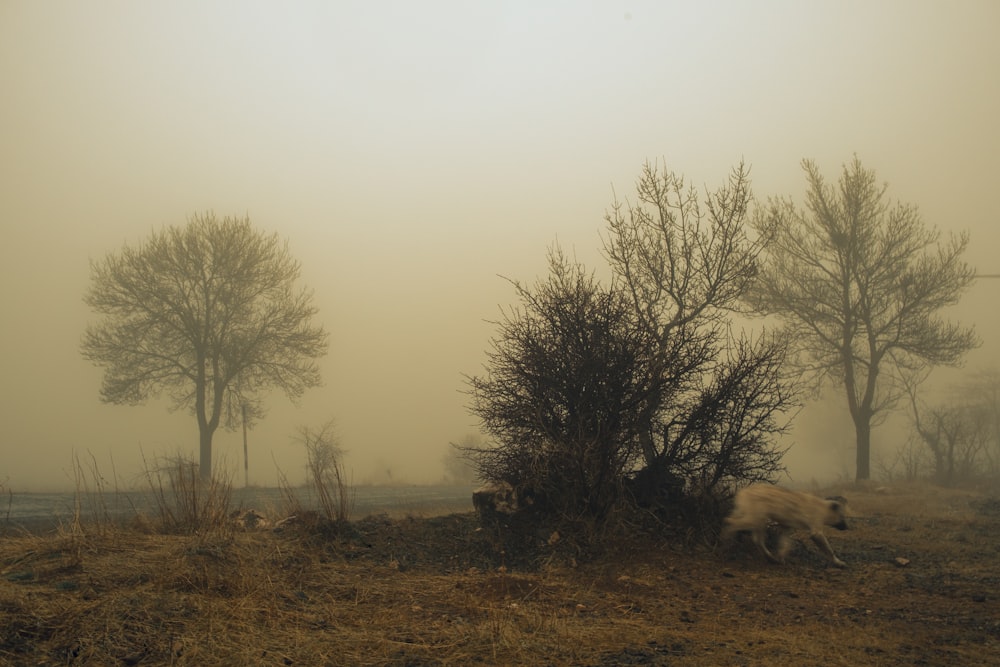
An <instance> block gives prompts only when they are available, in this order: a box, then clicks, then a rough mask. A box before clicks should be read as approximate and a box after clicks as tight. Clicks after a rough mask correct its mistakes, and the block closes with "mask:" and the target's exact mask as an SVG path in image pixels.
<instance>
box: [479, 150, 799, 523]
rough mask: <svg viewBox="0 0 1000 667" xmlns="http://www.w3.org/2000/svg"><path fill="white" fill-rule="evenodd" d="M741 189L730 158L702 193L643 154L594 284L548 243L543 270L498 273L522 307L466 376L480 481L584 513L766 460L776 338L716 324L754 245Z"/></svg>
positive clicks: (656, 500)
mask: <svg viewBox="0 0 1000 667" xmlns="http://www.w3.org/2000/svg"><path fill="white" fill-rule="evenodd" d="M749 200H750V190H749V179H748V174H747V171H746V170H745V169H744V168H743V167H742V166H741V167H739V168H737V169H735V170H733V172H732V174H731V177H730V180H729V182H728V183H727V184H726V185H725V186H724V187H722V188H720V189H718V190H716V191H714V192H709V193H707V194H706V196H705V199H704V200H702V198H701V193H700V192H698V191H696V190H693V189H690V188H688V187H686V186H685V185H684V182H683V179H681V178H680V177H679V176H676V175H675V174H673V173H671V172H669V171H667V170H665V169H661V168H659V167H658V166H656V165H652V164H647V165H646V166H645V168H644V169H643V173H642V176H641V177H640V179H639V181H638V184H637V200H636V201H635V202H634V203H629V202H625V203H623V202H620V201H615V202H614V204H613V206H612V209H611V211H610V212H609V213H608V215H607V222H608V232H607V235H606V237H605V254H606V256H607V258H608V260H609V263H610V265H611V268H612V273H613V278H612V280H611V282H610V284H609V285H607V286H604V285H601V284H600V283H599V282H598V281H597V280H596V278H595V277H594V276H593V274H590V273H588V272H586V271H585V270H584V268H583V267H581V266H579V265H577V264H575V263H573V262H570V261H569V260H568V259H567V258H566V257H565V256H564V255H563V254H562V253H561V252H559V251H558V249H556V250H554V251H553V252H552V253H550V256H549V259H550V263H549V269H550V270H549V277H548V279H547V280H542V281H539V282H538V283H537V284H535V285H534V286H530V285H521V284H519V283H516V282H515V283H514V287H515V289H516V291H517V294H518V296H519V297H520V300H521V304H522V305H521V307H520V308H516V309H511V310H508V311H506V312H505V313H504V318H503V320H502V321H501V322H499V323H498V326H499V330H500V333H499V335H498V337H497V338H495V339H494V340H493V351H492V352H491V353H490V354H489V359H488V364H487V373H486V374H485V375H483V376H478V377H472V378H469V384H470V387H471V389H470V394H471V396H472V398H473V403H472V410H473V412H474V413H476V414H477V415H478V416H479V417H480V418H481V419H482V422H483V428H484V431H485V432H486V433H488V434H490V435H491V436H493V437H494V438H495V440H496V441H497V443H498V446H497V447H495V448H489V449H487V448H483V449H474V450H473V451H471V452H470V454H471V455H472V458H473V460H474V462H475V463H476V465H477V470H478V471H479V472H480V476H481V477H482V478H483V479H486V480H504V481H508V482H511V483H512V484H514V485H515V486H518V485H521V484H526V485H527V486H529V487H532V488H533V489H534V490H538V491H540V492H541V493H542V494H543V495H544V496H545V498H546V501H547V502H548V503H550V504H554V505H556V506H555V507H554V508H553V509H555V510H556V511H558V512H561V513H562V514H563V515H564V516H576V515H590V516H598V517H600V516H602V515H603V514H605V513H606V512H608V511H609V510H610V509H611V508H612V507H614V506H615V505H616V503H617V502H618V501H619V500H622V499H626V500H629V501H630V500H631V499H635V500H638V501H639V502H640V503H642V504H647V503H648V504H657V505H661V506H662V505H666V504H674V503H676V502H677V501H679V500H681V499H682V498H681V496H684V495H685V493H686V492H688V491H691V490H695V491H697V492H711V491H713V490H714V489H715V488H716V487H717V486H718V485H720V483H722V484H725V483H728V482H733V481H759V480H763V479H770V478H772V477H773V476H774V475H775V474H776V473H777V472H779V471H780V470H781V463H780V461H781V455H782V453H783V452H782V451H781V450H780V449H779V448H778V447H776V444H775V442H774V439H773V436H774V435H776V434H778V433H780V432H781V431H782V430H783V429H784V427H785V420H784V419H783V418H782V415H783V413H784V412H785V411H787V410H789V409H791V408H793V407H794V406H795V392H794V391H793V389H792V388H791V387H790V385H789V382H788V381H787V380H786V379H785V378H783V377H782V375H781V372H780V370H781V366H782V362H783V360H784V353H785V343H784V341H783V340H781V339H778V338H774V337H770V336H766V335H760V336H757V337H756V338H754V337H749V336H745V335H739V334H733V333H732V331H731V328H732V324H733V321H732V311H733V310H734V309H736V308H737V306H738V305H739V303H740V301H739V299H740V297H741V296H742V294H743V292H744V290H745V289H746V288H747V286H748V284H749V283H750V281H751V280H752V278H753V276H754V273H755V266H756V264H755V262H756V255H757V253H759V251H760V247H759V245H758V244H755V243H754V242H752V241H751V240H749V239H748V238H747V237H746V235H745V229H744V222H745V216H746V213H747V203H748V202H749ZM629 492H630V493H629Z"/></svg>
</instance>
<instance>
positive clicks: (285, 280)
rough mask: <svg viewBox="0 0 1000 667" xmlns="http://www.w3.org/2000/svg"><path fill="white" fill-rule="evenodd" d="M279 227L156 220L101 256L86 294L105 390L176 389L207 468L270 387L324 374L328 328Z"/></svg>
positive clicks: (314, 381)
mask: <svg viewBox="0 0 1000 667" xmlns="http://www.w3.org/2000/svg"><path fill="white" fill-rule="evenodd" d="M299 273H300V267H299V264H298V263H297V262H296V261H295V260H294V259H293V258H292V257H291V255H290V254H289V252H288V247H287V244H286V243H282V242H281V241H280V240H279V239H278V237H277V235H276V234H270V235H268V234H264V233H262V232H260V231H258V230H256V229H254V228H253V227H252V226H251V223H250V220H249V218H246V217H244V218H231V217H226V218H224V219H222V220H219V219H218V218H216V216H215V215H214V214H212V213H207V214H204V215H195V216H193V217H192V218H191V219H190V220H189V221H188V223H187V224H186V225H184V226H170V227H166V228H164V229H162V230H161V231H157V232H154V233H153V234H152V235H151V236H150V237H149V239H148V240H147V241H146V242H145V243H142V244H140V245H138V246H134V247H133V246H129V245H126V246H124V247H123V248H122V249H121V250H120V251H119V252H117V253H111V254H109V255H107V256H106V257H105V258H104V259H102V260H100V261H92V262H91V279H92V282H91V285H90V289H89V290H88V292H87V293H86V296H85V297H84V300H85V302H86V303H87V305H88V306H90V308H91V309H92V310H93V311H94V312H96V313H97V314H98V315H100V316H101V319H100V320H99V321H98V322H96V323H93V324H90V325H88V326H87V329H86V332H85V334H84V337H83V342H82V345H81V351H82V354H83V356H84V358H86V359H88V360H90V361H92V362H93V363H94V364H95V365H97V366H100V367H103V368H104V378H103V382H102V385H101V391H100V395H101V399H102V400H103V401H104V402H107V403H116V404H125V405H137V404H140V403H142V402H144V401H146V400H147V399H148V398H150V397H152V396H157V395H159V394H160V393H161V392H166V393H167V394H168V395H169V397H170V398H171V400H172V401H173V403H174V405H175V406H176V407H179V408H189V409H191V410H192V411H193V413H194V415H195V417H196V419H197V421H198V430H199V435H200V473H201V476H202V477H203V478H204V477H209V476H210V475H211V472H212V436H213V434H214V433H215V431H216V429H217V428H218V427H219V425H220V424H224V425H225V426H227V427H232V426H235V425H236V424H237V423H238V420H239V418H240V416H241V415H242V413H243V410H244V409H245V410H246V414H247V416H248V419H250V420H253V419H255V418H260V417H261V416H263V404H262V398H263V393H264V391H265V390H267V389H269V388H272V387H276V388H278V389H281V390H283V391H284V392H285V393H286V394H287V395H288V396H289V397H290V398H293V399H294V398H296V397H298V396H300V395H301V394H302V393H303V392H304V391H305V390H306V389H307V388H310V387H314V386H317V385H318V384H319V383H320V374H319V368H318V366H317V364H316V361H315V360H316V359H317V358H319V357H321V356H322V355H324V354H325V353H326V349H327V334H326V332H325V331H324V330H323V328H322V326H317V325H314V324H312V318H313V316H314V315H316V313H317V309H316V308H315V306H313V304H312V292H311V291H309V290H306V289H304V288H301V289H297V288H296V286H295V283H296V281H297V280H298V278H299Z"/></svg>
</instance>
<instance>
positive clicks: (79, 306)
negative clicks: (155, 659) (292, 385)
mask: <svg viewBox="0 0 1000 667" xmlns="http://www.w3.org/2000/svg"><path fill="white" fill-rule="evenodd" d="M998 28H1000V3H997V2H995V1H994V0H985V1H982V2H974V1H969V0H965V1H962V0H959V1H957V2H944V1H943V0H942V1H940V2H918V1H914V0H900V1H892V2H889V1H885V2H877V1H875V2H872V1H871V0H865V1H863V2H849V1H844V0H832V1H829V2H821V1H816V2H799V1H797V0H790V1H788V2H762V1H754V2H662V1H650V2H632V1H628V2H580V1H572V2H569V1H567V2H544V1H543V2H536V1H531V2H527V1H526V2H504V3H499V2H497V3H485V2H464V1H456V2H376V1H365V2H293V3H258V2H203V1H198V2H143V3H139V2H132V1H125V0H123V1H121V2H100V1H98V2H86V3H83V2H58V1H46V2H36V1H34V0H26V1H20V0H3V1H2V2H0V225H2V228H0V229H2V234H3V236H2V243H0V281H2V282H0V312H2V318H3V320H2V321H3V325H2V327H3V328H2V333H0V335H2V338H0V345H2V347H0V419H2V428H0V447H2V450H0V451H2V457H0V482H2V483H4V484H6V485H7V486H8V487H10V488H13V489H14V490H15V491H19V490H27V489H41V488H50V487H55V486H71V485H72V472H71V470H72V465H71V464H72V456H73V453H74V452H76V453H77V454H78V455H80V456H81V457H84V458H85V459H86V460H89V457H90V455H91V454H92V455H93V456H94V457H95V459H96V460H97V463H98V465H99V467H100V469H101V471H102V472H103V473H104V474H105V475H106V476H108V477H110V476H111V474H112V473H115V474H117V476H118V477H120V478H121V479H122V480H124V481H125V482H126V483H127V482H129V481H130V480H133V479H134V478H135V476H136V473H137V472H138V471H139V470H140V469H141V466H142V459H141V457H140V448H141V450H142V451H143V452H145V456H146V458H147V459H153V458H155V457H157V456H161V455H165V454H173V453H177V452H181V453H185V454H189V455H191V456H196V450H197V427H196V424H195V422H194V420H193V418H192V417H191V416H190V415H189V414H187V413H184V412H169V411H168V409H167V408H168V404H167V403H166V402H165V401H158V402H153V403H151V404H149V405H147V406H143V407H123V406H108V405H104V404H102V403H100V401H99V400H98V390H99V386H100V378H101V371H100V370H99V369H97V368H94V367H92V366H91V365H89V364H88V363H87V362H85V361H84V360H83V359H82V358H81V357H80V354H79V343H80V338H81V335H82V332H83V329H84V327H85V324H86V322H87V321H88V318H90V317H91V315H90V314H89V313H88V311H87V309H86V307H85V306H84V304H83V302H82V296H83V294H84V292H85V290H86V288H87V285H88V281H89V262H90V260H92V259H98V258H100V257H103V256H104V255H105V254H107V253H109V252H115V251H118V250H119V249H120V248H121V247H122V245H123V244H125V243H131V244H136V243H140V242H142V241H143V240H145V239H146V238H147V237H148V235H149V233H150V232H151V231H152V230H157V229H160V228H161V227H162V226H164V225H173V224H183V223H184V222H185V220H186V218H187V217H188V216H189V215H190V214H192V213H193V212H199V211H206V210H214V211H215V212H216V213H217V214H218V215H229V214H236V215H243V214H248V215H249V216H250V218H251V220H252V221H253V222H254V224H255V225H256V226H257V227H258V228H260V229H262V230H265V231H268V232H270V231H276V232H278V233H279V234H280V235H281V236H282V237H284V238H286V239H288V241H289V244H290V249H291V252H292V253H293V255H294V256H295V257H296V258H297V259H298V260H299V261H300V262H301V263H302V268H303V282H304V284H306V285H307V286H309V287H310V288H312V289H313V290H314V291H315V299H316V304H317V305H318V307H319V309H320V318H321V320H322V322H323V324H324V325H325V326H326V328H327V329H328V330H329V331H330V333H331V348H330V354H329V355H328V356H327V357H326V358H324V359H323V360H322V362H321V366H322V372H323V375H324V381H325V386H323V387H321V388H318V389H313V390H311V391H310V392H308V393H307V394H306V395H305V396H304V397H303V399H302V400H301V401H300V403H299V405H298V406H294V405H292V404H291V403H290V402H289V401H288V400H287V399H286V398H284V397H283V396H282V395H281V394H273V395H272V397H271V398H270V400H269V406H270V412H269V415H268V417H267V419H266V421H265V422H264V423H263V424H261V425H260V426H259V427H258V428H257V429H256V430H255V431H253V432H252V433H251V435H250V469H251V471H250V472H251V481H252V482H257V483H260V484H274V483H275V481H276V463H275V462H277V465H278V466H280V467H281V468H282V469H283V470H284V471H285V473H286V474H287V475H288V476H289V478H291V479H295V478H298V477H300V475H301V466H302V462H303V458H304V457H303V453H302V451H301V447H299V446H297V445H295V444H293V443H292V442H291V440H290V437H291V435H292V434H293V433H294V432H295V430H296V428H297V427H299V426H301V425H312V426H318V425H320V424H322V423H323V422H325V421H327V420H328V419H331V418H332V419H335V420H336V421H337V424H338V428H339V434H340V437H341V439H342V444H343V446H344V447H345V448H346V449H347V450H349V455H348V459H347V466H348V469H349V471H350V473H351V474H352V477H353V479H354V480H355V481H356V482H365V481H382V480H384V479H385V478H386V476H387V475H389V474H391V476H392V478H393V479H396V480H400V479H404V480H410V481H414V482H424V481H433V480H436V479H437V478H439V477H440V475H441V469H440V460H441V457H442V456H443V455H444V453H445V451H446V447H447V443H448V442H449V441H457V440H459V439H461V438H462V437H463V436H464V435H466V434H468V433H472V432H474V431H475V430H476V421H475V419H474V418H473V417H472V416H471V415H470V414H469V413H468V411H467V410H466V407H465V406H466V403H467V400H466V396H465V395H463V393H462V391H463V389H464V387H465V385H464V382H463V376H462V374H463V373H468V374H475V373H479V372H480V371H481V369H482V364H483V361H484V351H485V350H486V349H487V348H488V345H489V338H490V336H491V335H492V334H493V333H494V332H495V328H494V326H493V325H492V324H490V323H489V322H488V320H492V319H495V318H496V317H497V314H498V306H499V305H501V304H504V305H506V304H510V303H512V302H513V300H514V296H513V292H512V290H511V288H510V286H509V285H508V284H507V283H506V282H504V281H503V280H502V279H501V278H499V277H498V274H502V275H505V276H509V277H511V278H515V279H520V280H526V281H532V280H534V278H535V277H537V276H539V275H542V274H543V273H544V272H545V270H546V265H545V252H546V248H547V247H548V246H549V245H550V244H551V243H553V242H554V241H556V240H558V241H559V243H560V244H561V245H562V246H563V247H564V248H565V249H567V250H571V251H573V252H575V253H576V256H577V257H578V258H579V259H580V260H582V261H584V262H586V263H587V264H588V265H591V266H598V265H599V264H600V263H601V259H600V254H599V251H598V249H599V247H600V232H601V229H602V224H603V220H602V217H603V214H604V212H605V210H606V209H607V208H608V206H609V204H610V202H611V200H612V188H614V189H615V191H617V192H618V193H619V195H629V194H631V193H632V192H633V185H634V182H635V178H636V177H637V176H638V174H639V171H640V167H641V165H642V163H643V162H644V161H645V160H647V159H662V160H665V161H666V163H667V165H668V166H669V167H670V168H671V169H673V170H675V171H678V172H681V173H684V174H685V175H686V176H687V177H688V178H689V180H691V181H692V182H694V183H695V184H698V185H708V186H710V187H713V188H714V187H715V186H716V185H718V184H720V183H721V182H723V180H724V179H725V178H726V176H727V173H728V171H729V169H730V167H731V166H732V165H733V164H735V163H737V162H739V161H740V160H741V159H745V160H746V161H747V162H748V163H749V164H750V165H751V167H752V176H753V182H754V190H755V193H756V194H757V196H758V197H760V198H764V197H766V196H768V195H779V194H780V195H791V196H794V197H795V198H796V199H798V200H800V201H801V197H802V194H803V191H804V183H805V181H804V178H803V175H802V172H801V169H800V167H799V163H800V160H801V159H802V158H804V157H808V158H812V159H815V160H816V161H817V162H818V164H819V165H820V167H821V168H822V169H823V171H824V172H825V173H826V174H828V176H829V178H831V179H835V178H836V177H837V175H838V173H839V170H840V167H841V165H842V164H843V163H844V162H846V161H849V160H850V159H851V158H852V155H853V154H854V153H857V154H858V156H859V157H860V158H861V160H862V162H863V163H864V165H865V166H866V167H869V168H874V169H875V170H876V171H877V172H878V175H879V177H880V178H881V179H883V180H885V181H888V182H889V183H890V194H891V195H892V196H893V197H894V198H898V199H900V200H902V201H905V202H909V203H913V204H916V205H918V206H919V207H920V210H921V213H922V215H923V217H924V219H925V220H926V221H927V222H928V223H930V224H933V225H936V226H937V227H939V228H940V229H942V230H962V229H966V230H969V231H970V232H971V234H972V237H973V243H972V247H971V249H970V252H969V254H968V259H969V260H970V261H971V262H972V263H973V264H974V265H976V266H977V267H978V268H979V270H980V271H981V272H983V273H1000V258H997V257H996V253H997V240H998V236H1000V235H998V231H997V225H998V223H1000V220H998V217H997V212H996V205H995V192H996V188H997V183H998V182H1000V160H998V156H1000V130H998V126H997V122H998V119H1000V40H998V39H997V30H998ZM997 294H1000V280H997V281H981V284H977V285H976V286H975V287H974V288H973V290H972V291H971V292H970V294H969V296H968V299H967V302H966V303H965V304H963V308H961V314H962V315H963V320H964V321H966V322H969V323H975V324H976V326H977V328H978V330H979V333H980V334H981V335H982V337H983V338H984V345H983V347H982V349H980V350H979V351H977V352H976V353H975V354H974V356H973V362H974V364H975V365H976V366H981V365H984V364H989V363H992V362H993V360H995V359H996V358H997V355H998V342H997V334H998V333H1000V325H998V320H997V319H996V318H995V317H994V316H993V315H992V312H993V310H994V309H995V306H996V302H997ZM830 421H831V419H830V418H829V416H828V415H826V416H824V415H823V414H821V413H820V412H819V411H818V410H813V411H812V412H809V411H808V410H807V411H806V413H804V414H803V416H802V421H801V424H802V426H801V428H799V429H798V431H797V433H796V437H795V440H796V441H797V442H798V443H799V444H797V445H796V448H795V449H794V450H793V453H792V456H791V457H790V459H789V461H790V462H791V463H793V472H798V473H799V474H800V476H801V475H805V474H813V471H814V469H818V470H819V471H820V473H823V472H831V466H833V467H834V468H836V466H837V465H841V460H842V459H846V461H848V462H851V461H853V453H849V452H848V453H847V454H844V452H846V451H847V450H846V447H847V446H848V445H850V442H849V440H850V430H849V429H848V430H847V431H846V434H847V435H846V438H847V440H846V441H845V442H844V443H843V446H841V445H838V447H840V454H837V455H836V456H832V455H829V454H826V455H822V456H820V457H819V458H818V459H813V458H812V457H811V454H812V453H816V452H817V451H818V449H819V448H818V447H817V445H816V443H815V442H814V438H813V436H812V435H811V431H816V432H820V431H829V430H830V424H829V422H830ZM838 423H843V419H839V421H838ZM834 430H836V429H835V428H834ZM875 437H876V444H875V446H876V448H878V447H879V444H880V443H879V441H878V437H879V434H878V432H876V436H875ZM215 452H216V461H226V462H228V464H229V466H230V467H231V468H232V469H234V470H237V471H238V472H237V475H236V479H237V480H238V481H240V482H241V481H242V437H241V435H240V434H239V433H228V432H221V431H220V432H219V434H218V435H217V436H216V439H215ZM842 454H843V456H841V455H842ZM838 456H839V457H840V458H837V457H838ZM824 457H825V458H824ZM814 460H819V461H820V462H821V464H820V465H819V467H818V468H817V467H816V465H815V464H813V467H812V468H810V467H809V463H808V462H809V461H814ZM112 462H113V463H112ZM112 465H113V468H112ZM833 472H840V470H839V469H834V470H833ZM848 472H849V473H853V466H849V470H848ZM820 473H817V474H820Z"/></svg>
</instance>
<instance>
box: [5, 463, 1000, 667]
mask: <svg viewBox="0 0 1000 667" xmlns="http://www.w3.org/2000/svg"><path fill="white" fill-rule="evenodd" d="M823 493H824V494H828V493H836V494H842V495H844V496H846V497H848V498H849V507H850V508H851V511H852V514H851V515H850V516H849V517H848V522H849V524H850V530H848V531H845V532H836V534H831V535H830V539H831V540H832V542H833V545H834V548H835V549H836V551H837V553H838V554H839V555H840V556H841V558H843V560H844V561H846V562H847V564H848V567H847V568H846V569H837V568H830V567H827V564H826V560H825V558H824V556H823V555H822V554H820V553H819V552H818V551H817V550H816V549H815V548H814V547H813V546H812V545H811V544H809V542H808V540H807V539H806V537H805V536H804V535H798V536H797V538H798V539H797V540H796V541H795V542H794V544H793V548H792V551H791V553H790V554H789V558H788V562H787V564H786V565H773V564H771V563H768V562H767V561H766V560H764V559H763V557H761V556H760V555H759V554H758V553H756V550H754V549H753V547H752V545H751V544H750V543H749V540H745V541H744V540H737V541H736V542H735V543H733V544H732V545H730V546H728V547H719V546H716V545H715V544H711V543H705V542H704V541H702V540H701V539H691V538H690V536H688V535H686V534H685V533H683V532H680V531H677V530H675V529H671V528H670V527H667V526H663V527H661V529H660V530H657V531H637V532H635V533H634V534H633V535H632V536H631V538H630V539H628V540H620V541H618V542H617V543H612V544H610V545H609V546H606V547H605V548H604V549H603V550H602V551H601V552H600V553H591V554H583V553H579V552H577V551H575V550H574V549H573V548H572V547H571V545H567V544H564V543H561V542H560V541H558V540H552V539H546V540H543V539H540V538H536V539H535V540H533V541H523V542H520V543H519V548H518V549H516V550H515V549H513V548H512V547H513V546H515V545H513V544H512V543H511V542H510V540H511V533H510V530H509V528H510V527H509V526H504V525H498V526H494V527H492V528H486V527H483V526H482V524H481V523H480V521H479V518H478V517H477V516H476V515H475V514H473V513H463V514H450V515H440V516H426V517H416V516H402V517H396V518H390V517H388V516H385V515H380V516H369V517H367V518H364V519H361V520H359V521H355V522H350V523H340V522H334V521H328V520H323V519H322V518H321V517H317V518H316V520H315V521H313V522H312V523H309V524H307V523H300V524H299V525H297V526H290V527H287V528H285V529H284V530H278V531H275V530H274V529H272V528H267V527H258V528H255V529H246V528H240V527H238V526H237V524H236V523H234V522H233V521H230V520H225V521H220V522H219V523H218V524H217V525H215V526H213V527H211V528H205V527H203V528H202V529H201V530H200V531H198V532H196V533H181V534H178V533H164V532H162V531H161V530H160V527H159V525H158V522H157V520H156V518H155V517H153V519H152V520H151V521H146V522H139V521H136V522H134V523H133V525H131V526H112V525H108V524H105V523H96V524H87V523H81V524H76V525H72V526H64V527H63V529H61V530H60V531H58V532H56V533H53V534H47V535H38V534H25V533H20V532H14V531H10V530H8V531H7V532H6V534H5V535H4V536H3V537H2V539H0V664H9V665H29V664H30V665H57V664H58V665H78V664H79V665H83V664H101V665H169V664H172V665H205V664H220V665H221V664H254V665H469V664H495V665H523V664H536V665H720V664H726V665H759V664H768V665H806V664H822V665H852V666H854V665H956V664H970V665H971V664H991V663H992V662H993V661H994V659H995V655H996V651H997V649H998V644H1000V621H998V619H1000V598H998V596H997V594H996V591H997V584H998V582H1000V564H998V561H997V558H996V555H997V553H998V551H1000V530H998V527H1000V526H998V524H1000V501H998V500H997V499H996V497H995V496H992V497H991V496H989V495H986V494H983V493H979V492H973V491H963V490H958V489H946V488H943V487H937V486H931V485H927V484H898V485H893V486H890V487H885V488H877V487H874V486H872V485H860V486H859V485H855V484H853V483H852V484H847V485H844V486H840V487H834V488H831V489H825V490H823ZM550 538H551V536H550Z"/></svg>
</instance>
